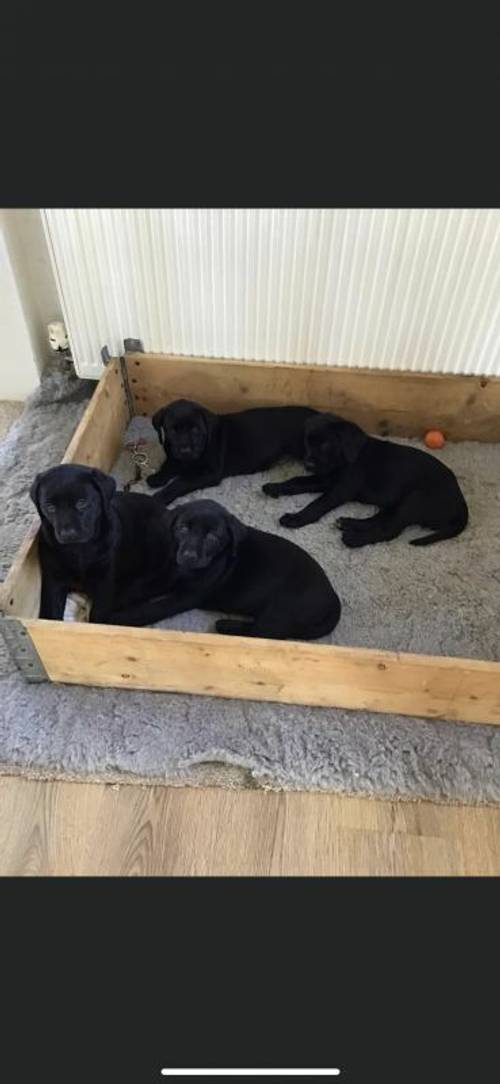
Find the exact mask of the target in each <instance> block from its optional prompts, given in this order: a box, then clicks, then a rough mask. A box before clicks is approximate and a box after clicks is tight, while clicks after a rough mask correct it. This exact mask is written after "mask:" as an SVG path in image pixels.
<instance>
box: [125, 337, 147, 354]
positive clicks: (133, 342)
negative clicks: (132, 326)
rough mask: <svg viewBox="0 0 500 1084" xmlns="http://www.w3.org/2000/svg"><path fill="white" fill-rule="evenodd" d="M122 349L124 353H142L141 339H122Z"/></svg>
mask: <svg viewBox="0 0 500 1084" xmlns="http://www.w3.org/2000/svg"><path fill="white" fill-rule="evenodd" d="M123 349H124V351H125V353H126V354H143V353H144V347H143V345H142V339H124V340H123Z"/></svg>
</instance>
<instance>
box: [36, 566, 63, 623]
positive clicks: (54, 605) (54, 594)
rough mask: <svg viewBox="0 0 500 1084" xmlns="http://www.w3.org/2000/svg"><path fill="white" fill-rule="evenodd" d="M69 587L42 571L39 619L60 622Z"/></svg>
mask: <svg viewBox="0 0 500 1084" xmlns="http://www.w3.org/2000/svg"><path fill="white" fill-rule="evenodd" d="M68 591H69V586H68V584H67V583H64V582H63V581H62V580H59V579H56V578H54V577H53V576H51V575H50V574H49V573H47V572H44V571H42V593H41V599H40V613H39V617H42V618H44V619H45V620H47V621H62V619H63V617H64V608H65V606H66V599H67V597H68Z"/></svg>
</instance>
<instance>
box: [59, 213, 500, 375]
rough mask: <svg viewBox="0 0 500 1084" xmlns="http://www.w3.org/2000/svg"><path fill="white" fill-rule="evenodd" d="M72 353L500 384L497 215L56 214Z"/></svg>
mask: <svg viewBox="0 0 500 1084" xmlns="http://www.w3.org/2000/svg"><path fill="white" fill-rule="evenodd" d="M45 218H46V222H47V227H48V231H49V234H50V238H51V245H52V250H53V254H54V259H55V263H56V266H57V274H58V280H59V284H60V289H61V294H62V298H63V307H64V314H65V320H66V324H67V327H68V330H69V333H70V340H71V345H72V351H73V356H74V358H75V363H76V366H77V370H78V371H79V372H80V374H81V375H85V376H98V375H99V372H100V370H101V362H100V350H101V347H102V346H103V345H104V344H105V343H106V344H107V345H108V347H109V349H110V351H111V353H114V354H116V353H121V352H122V350H123V339H124V338H125V337H129V336H130V337H134V338H135V337H137V338H141V339H142V340H143V343H144V347H145V349H146V350H150V351H163V352H167V353H176V354H202V355H206V356H212V357H217V356H221V357H239V358H245V359H248V360H251V359H264V360H281V361H289V362H301V361H307V362H310V363H315V362H321V363H323V364H328V365H349V366H367V367H371V368H392V369H413V370H423V371H426V372H429V371H431V372H464V373H468V372H470V373H480V374H486V375H487V374H496V375H499V376H500V210H487V209H486V210H482V209H480V210H467V209H465V210H462V209H451V210H447V209H445V210H439V209H430V210H425V209H424V210H420V209H413V210H412V209H409V210H397V209H396V210H373V209H366V210H364V209H361V210H307V209H304V210H303V209H285V210H253V209H248V210H231V209H230V210H210V209H200V210H168V209H167V210H161V209H152V210H151V209H150V210H141V209H137V210H127V209H111V210H101V209H89V210H57V209H56V210H52V209H51V210H47V211H45Z"/></svg>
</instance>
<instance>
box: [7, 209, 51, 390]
mask: <svg viewBox="0 0 500 1084" xmlns="http://www.w3.org/2000/svg"><path fill="white" fill-rule="evenodd" d="M61 318H62V316H61V305H60V302H59V298H58V294H57V288H56V281H55V276H54V272H53V269H52V265H51V261H50V255H49V248H48V243H47V239H46V236H45V232H44V229H43V224H42V218H41V212H40V210H38V209H36V208H28V209H26V210H25V209H18V208H14V209H1V210H0V399H24V398H25V396H26V395H27V394H29V392H31V391H33V389H34V388H35V387H36V386H37V384H38V382H39V373H40V372H41V370H42V369H43V367H44V365H45V363H46V361H47V358H48V356H49V354H50V350H49V347H48V345H47V331H46V328H47V324H48V323H50V322H51V321H52V320H60V319H61Z"/></svg>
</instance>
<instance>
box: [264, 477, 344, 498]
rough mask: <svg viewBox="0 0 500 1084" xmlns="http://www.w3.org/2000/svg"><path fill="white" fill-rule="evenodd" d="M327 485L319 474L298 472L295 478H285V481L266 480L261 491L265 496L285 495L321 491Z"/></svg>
mask: <svg viewBox="0 0 500 1084" xmlns="http://www.w3.org/2000/svg"><path fill="white" fill-rule="evenodd" d="M327 485H328V482H327V480H325V478H321V477H320V476H319V474H300V475H298V476H297V478H287V479H286V481H285V482H266V483H265V485H263V486H262V492H263V493H265V494H266V496H267V497H285V496H291V495H293V494H296V493H322V492H324V490H325V488H326V486H327Z"/></svg>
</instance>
